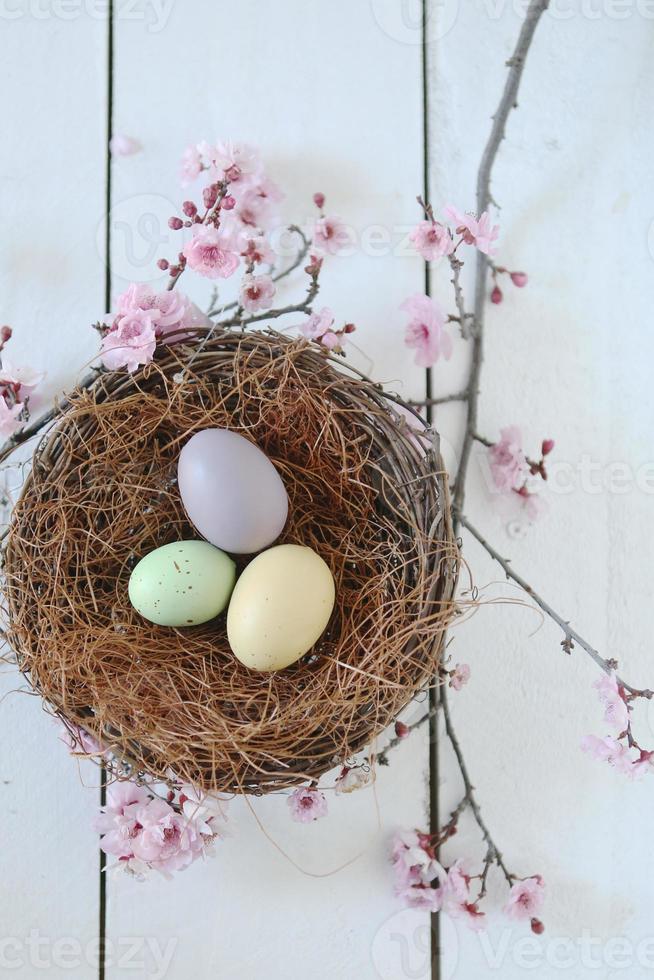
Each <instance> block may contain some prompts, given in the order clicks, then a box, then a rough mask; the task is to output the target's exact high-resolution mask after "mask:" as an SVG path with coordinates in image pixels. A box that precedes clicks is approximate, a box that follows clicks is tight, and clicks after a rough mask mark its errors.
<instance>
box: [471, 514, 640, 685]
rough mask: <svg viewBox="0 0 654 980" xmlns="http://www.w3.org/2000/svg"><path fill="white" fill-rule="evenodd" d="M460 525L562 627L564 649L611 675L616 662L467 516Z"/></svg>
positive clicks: (621, 683) (623, 681)
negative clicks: (578, 652)
mask: <svg viewBox="0 0 654 980" xmlns="http://www.w3.org/2000/svg"><path fill="white" fill-rule="evenodd" d="M459 523H460V524H461V526H462V527H465V528H466V530H468V531H469V532H470V534H472V536H473V538H476V540H477V541H478V542H479V544H480V545H481V546H482V548H483V549H484V550H485V551H487V552H488V554H489V555H490V556H491V558H493V559H494V560H495V561H496V562H497V563H498V564H499V565H501V567H502V568H503V569H504V571H505V573H506V576H507V578H509V579H511V580H512V581H513V582H515V583H516V585H519V586H520V588H521V589H523V590H524V591H525V592H526V593H527V595H528V596H531V598H532V599H533V600H534V602H535V603H536V605H537V606H539V607H540V608H541V609H542V610H543V612H544V613H545V614H546V615H547V616H549V618H550V619H552V620H553V621H554V622H555V623H556V624H557V625H558V626H560V627H561V629H562V630H563V633H564V636H565V639H564V641H563V644H562V645H563V646H564V649H566V650H570V649H571V645H574V644H577V646H580V647H581V649H582V650H584V651H585V652H586V653H587V654H588V656H589V657H591V659H592V660H594V661H595V663H596V664H597V666H598V667H600V668H601V669H602V670H603V671H604V672H605V673H607V674H610V673H611V672H612V671H613V670H614V669H615V661H613V660H606V659H605V658H604V657H602V655H601V654H600V653H599V652H598V651H597V650H596V649H595V648H594V647H593V646H591V645H590V643H589V642H588V641H587V640H585V639H584V638H583V636H581V635H580V634H579V633H577V631H576V630H575V629H573V628H572V626H570V623H569V622H567V620H565V619H563V617H562V616H561V615H560V614H559V613H557V611H556V610H555V609H553V608H552V606H550V604H549V602H546V601H545V599H543V598H542V596H540V595H539V594H538V592H536V591H535V590H534V589H533V588H532V587H531V585H529V583H528V582H527V580H526V579H524V578H523V577H522V575H520V574H518V572H516V571H514V569H513V567H512V565H511V562H510V561H509V559H508V558H502V556H501V555H500V553H499V552H498V551H497V549H496V548H494V547H493V545H492V544H490V543H489V542H488V541H487V540H486V538H485V537H484V536H483V534H482V533H481V532H480V531H478V530H477V528H476V527H475V526H474V525H473V524H471V523H470V521H469V520H468V518H467V517H466V516H465V514H459ZM617 681H618V683H619V684H620V685H621V686H622V687H623V688H624V689H625V691H628V692H629V693H630V694H631V695H633V696H634V697H639V698H647V699H648V700H649V699H650V698H652V697H654V692H653V691H650V690H647V689H644V690H640V689H639V688H636V687H632V685H631V684H627V682H626V681H625V680H623V679H622V678H621V677H618V678H617Z"/></svg>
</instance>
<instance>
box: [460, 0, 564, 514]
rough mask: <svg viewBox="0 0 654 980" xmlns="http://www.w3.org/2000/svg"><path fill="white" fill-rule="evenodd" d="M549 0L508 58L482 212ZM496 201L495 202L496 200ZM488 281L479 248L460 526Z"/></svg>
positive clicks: (485, 168) (537, 8) (482, 186)
mask: <svg viewBox="0 0 654 980" xmlns="http://www.w3.org/2000/svg"><path fill="white" fill-rule="evenodd" d="M548 6H549V0H531V2H530V4H529V7H528V8H527V13H526V15H525V19H524V22H523V24H522V28H521V30H520V34H519V36H518V41H517V44H516V46H515V49H514V51H513V55H512V56H511V58H510V59H509V60H508V61H507V66H508V68H509V73H508V75H507V78H506V82H505V85H504V91H503V93H502V98H501V99H500V104H499V106H498V109H497V112H496V113H495V115H494V116H493V125H492V127H491V132H490V136H489V137H488V141H487V143H486V147H485V149H484V152H483V155H482V158H481V164H480V166H479V172H478V175H477V214H478V215H481V214H483V212H484V211H486V210H487V209H488V207H489V205H490V204H491V202H492V195H491V189H490V183H491V175H492V171H493V165H494V163H495V159H496V157H497V152H498V150H499V148H500V144H501V142H502V140H503V139H504V136H505V132H506V124H507V120H508V118H509V114H510V112H511V110H512V109H514V108H515V107H516V105H517V96H518V89H519V87H520V81H521V79H522V73H523V71H524V67H525V62H526V58H527V54H528V52H529V48H530V47H531V42H532V40H533V38H534V33H535V31H536V27H537V26H538V22H539V21H540V18H541V16H542V15H543V14H544V12H545V11H546V10H547V8H548ZM493 203H494V202H493ZM487 283H488V258H487V256H486V255H485V254H484V253H483V252H481V251H480V250H477V258H476V268H475V299H474V309H473V319H472V325H471V334H472V356H471V361H470V373H469V376H468V384H467V386H466V390H467V392H468V398H467V401H466V405H467V415H466V427H465V433H464V437H463V445H462V448H461V458H460V462H459V468H458V470H457V475H456V480H455V482H454V493H453V498H452V504H453V511H454V524H455V528H456V524H457V520H458V514H460V512H461V510H462V508H463V504H464V500H465V482H466V475H467V472H468V465H469V463H470V454H471V451H472V444H473V441H474V433H475V432H476V431H477V419H478V413H479V382H480V377H481V367H482V363H483V360H484V348H483V338H484V313H485V306H486V292H487Z"/></svg>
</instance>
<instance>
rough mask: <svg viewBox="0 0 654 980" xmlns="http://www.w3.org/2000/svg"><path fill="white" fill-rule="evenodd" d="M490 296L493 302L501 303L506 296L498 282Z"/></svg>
mask: <svg viewBox="0 0 654 980" xmlns="http://www.w3.org/2000/svg"><path fill="white" fill-rule="evenodd" d="M490 298H491V303H501V302H502V299H503V298H504V297H503V296H502V290H501V289H500V287H499V286H498V285H497V283H495V285H494V286H493V291H492V293H491V295H490Z"/></svg>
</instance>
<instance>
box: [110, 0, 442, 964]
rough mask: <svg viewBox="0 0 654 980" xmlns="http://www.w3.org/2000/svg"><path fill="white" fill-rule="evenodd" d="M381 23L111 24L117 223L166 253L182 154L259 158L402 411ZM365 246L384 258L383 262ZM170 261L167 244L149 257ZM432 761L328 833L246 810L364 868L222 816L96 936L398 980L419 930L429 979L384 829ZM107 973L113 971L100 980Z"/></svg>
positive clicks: (345, 15)
mask: <svg viewBox="0 0 654 980" xmlns="http://www.w3.org/2000/svg"><path fill="white" fill-rule="evenodd" d="M389 17H390V19H391V22H393V21H394V17H395V14H394V5H393V3H392V2H391V0H384V2H381V3H380V2H375V3H374V4H373V5H371V6H369V5H367V4H357V5H352V4H349V3H347V2H346V0H336V2H333V3H330V4H320V5H318V4H309V5H307V4H306V3H304V2H300V0H290V2H285V3H284V4H275V5H272V4H271V5H262V4H260V3H256V2H254V0H244V2H240V3H239V4H227V3H226V2H224V0H219V2H216V3H213V4H211V5H208V4H202V5H184V6H182V5H179V4H178V5H175V6H174V8H173V9H172V10H171V12H170V19H169V20H168V22H167V24H166V26H165V28H164V29H163V30H161V31H159V32H157V33H154V32H149V31H148V29H147V26H146V25H145V24H136V23H127V22H123V21H121V20H118V21H117V25H116V28H117V32H116V61H115V70H114V76H115V86H116V89H115V92H116V95H115V113H116V129H117V130H119V131H121V132H125V133H129V134H131V135H133V136H136V137H138V138H139V139H140V140H141V141H142V143H143V145H144V151H143V153H142V154H141V155H139V156H136V157H133V158H129V159H124V160H121V161H117V162H116V163H115V166H114V189H115V194H114V211H115V212H116V213H118V214H119V215H120V218H121V220H123V219H124V220H125V223H126V225H127V226H128V227H131V228H132V229H137V230H138V218H139V215H143V214H150V215H154V216H155V217H154V218H153V219H152V220H150V224H149V226H148V227H149V228H150V231H152V229H154V230H155V234H154V235H151V237H159V236H160V237H162V238H167V237H168V232H167V228H166V220H167V217H168V216H169V215H170V214H172V213H173V210H172V208H173V207H174V204H175V202H177V201H179V200H180V191H179V187H178V183H177V179H176V171H177V166H178V159H179V155H180V152H181V150H182V149H183V147H184V146H185V145H186V144H187V143H190V142H196V141H197V140H199V139H202V138H207V139H215V138H216V137H221V136H225V137H232V138H236V139H238V138H245V139H248V140H250V141H251V142H255V143H257V144H258V145H259V146H260V147H261V148H262V150H263V152H264V155H265V156H266V158H267V159H269V160H270V161H271V171H272V176H273V177H274V178H276V179H277V180H278V181H279V182H280V183H282V184H283V185H284V188H285V189H286V190H287V192H288V199H287V201H286V203H285V213H286V214H287V215H288V217H289V218H291V219H294V220H298V219H300V220H308V219H310V218H312V216H313V215H312V211H313V207H312V205H311V203H310V202H311V196H312V194H313V192H314V191H317V190H320V191H322V192H324V193H325V194H326V195H327V200H328V206H329V209H330V210H332V211H334V212H337V213H339V214H341V215H342V216H343V217H344V218H345V220H346V221H348V222H349V223H351V224H352V225H353V226H354V228H355V229H356V232H357V235H358V238H359V241H360V242H362V244H361V245H360V247H359V248H358V249H357V251H356V253H355V254H354V255H353V256H352V257H349V258H335V259H334V260H333V261H330V262H329V263H328V265H327V268H326V270H325V275H324V287H323V292H322V301H324V303H325V305H329V306H331V307H332V308H333V309H334V311H335V312H336V315H337V317H339V318H342V319H343V320H345V319H348V320H353V321H354V322H355V323H356V324H357V327H358V331H357V334H356V335H355V337H354V340H355V342H356V344H357V346H358V347H359V348H361V350H362V351H365V354H364V353H358V352H356V351H355V352H354V355H353V356H354V359H355V363H358V364H360V365H361V366H363V367H364V368H367V369H368V370H369V371H371V372H372V373H373V374H374V376H375V378H377V379H379V380H382V381H386V382H389V383H390V386H391V387H394V388H397V389H401V390H402V391H403V392H404V394H405V395H407V396H409V395H413V396H416V395H419V394H422V393H423V392H424V372H423V371H421V370H420V369H419V368H416V367H415V366H414V365H413V363H412V356H411V354H410V352H408V351H407V350H405V348H404V346H403V343H402V338H403V318H402V315H401V314H400V313H399V312H398V310H397V308H398V306H399V304H400V303H401V302H402V301H403V300H404V299H405V298H406V297H407V296H408V295H410V294H411V293H414V292H417V291H420V289H421V288H422V284H423V268H422V263H421V261H420V260H419V259H418V258H417V257H400V256H398V255H397V254H396V255H394V254H393V251H397V248H398V246H399V244H400V242H401V239H402V238H403V237H404V236H405V234H406V231H407V230H408V228H409V227H410V226H411V225H412V224H413V223H414V222H415V217H416V209H415V195H416V194H417V193H419V192H420V190H421V188H422V154H423V147H422V114H421V101H420V91H421V75H420V72H421V62H420V47H419V44H418V45H416V44H406V43H401V42H399V41H398V39H397V38H396V37H395V36H393V31H391V32H390V33H389V30H388V26H387V21H388V18H389ZM162 66H163V70H162ZM391 80H392V81H391ZM157 195H160V197H159V198H158V199H157ZM140 227H141V228H145V227H146V225H144V224H143V223H141V226H140ZM376 234H377V238H376V239H375V235H376ZM379 235H381V237H382V240H383V238H384V237H385V236H387V237H388V239H389V244H388V245H383V244H382V245H381V246H380V244H379ZM126 240H127V238H126V237H125V238H124V239H123V241H126ZM132 242H133V243H134V242H136V244H138V246H139V249H140V251H139V252H138V253H137V251H135V250H133V252H132V255H131V257H130V256H129V255H128V254H127V251H126V249H125V247H124V245H123V244H121V241H120V239H119V236H115V248H114V255H113V260H114V267H113V268H114V272H115V274H116V278H115V289H116V290H118V289H119V288H121V287H122V286H123V285H124V283H125V282H126V281H128V280H129V279H130V278H135V277H141V276H144V275H145V274H146V273H144V272H143V268H144V266H143V265H141V264H140V260H139V258H138V255H141V256H143V255H145V253H146V252H147V242H146V240H145V236H141V239H140V240H137V239H135V238H134V233H133V232H132ZM170 250H171V249H170V248H167V247H166V242H162V243H161V245H160V247H159V251H158V253H157V254H159V255H160V254H168V253H169V252H170ZM152 259H153V257H152V256H150V267H151V266H152ZM184 288H185V289H188V290H189V291H191V292H192V295H194V296H195V295H197V296H198V297H199V298H201V297H202V296H203V293H202V289H203V284H202V283H198V282H197V280H196V281H195V282H193V281H192V279H191V278H190V277H186V281H185V285H184ZM193 291H195V292H193ZM427 757H428V747H427V740H426V737H425V736H424V735H416V736H414V737H412V739H411V740H410V742H409V743H408V744H407V745H404V746H402V748H401V750H399V753H398V756H397V757H396V761H395V763H394V765H393V766H392V769H391V770H389V771H384V772H382V773H381V774H380V776H379V780H378V783H377V789H376V797H375V795H373V793H372V792H371V791H364V792H361V793H359V794H355V795H354V796H351V797H348V798H344V799H334V800H333V802H331V804H330V805H331V815H330V818H329V819H328V820H326V821H324V822H323V824H322V825H320V824H317V825H313V826H310V827H308V828H307V827H300V826H298V825H295V824H292V823H291V822H290V821H289V819H288V816H287V807H286V802H285V799H284V798H283V796H276V797H271V798H267V799H263V800H253V801H251V805H252V808H253V809H254V811H255V812H256V814H257V816H258V818H259V819H260V820H261V822H262V823H263V826H264V827H265V830H266V832H267V833H268V834H269V835H270V836H271V837H272V838H273V839H274V841H275V842H277V843H278V844H279V845H280V847H282V848H283V849H284V850H286V851H287V852H288V853H289V854H290V855H291V856H292V857H293V859H294V860H296V861H297V862H298V863H299V864H300V865H301V866H302V867H303V868H304V869H306V870H307V871H309V872H325V871H329V870H330V869H333V868H336V867H338V866H339V865H340V864H341V863H342V862H343V861H345V860H347V859H349V858H351V857H353V856H356V855H358V854H361V857H360V858H359V859H358V860H357V861H356V863H354V864H353V865H352V866H350V867H349V868H347V869H345V870H344V871H342V872H340V873H338V874H334V875H331V876H328V877H324V878H313V877H309V876H308V875H306V874H302V873H301V872H298V871H297V870H296V869H295V868H294V867H293V866H292V864H291V863H290V862H289V860H288V859H286V858H285V857H284V856H283V855H282V854H280V852H279V851H278V850H277V849H276V847H275V846H274V844H272V843H271V842H270V840H268V839H267V837H266V836H265V835H264V833H262V831H261V829H260V827H259V826H258V824H257V822H256V820H255V819H254V817H253V814H252V812H251V810H250V809H249V805H248V803H246V802H245V801H243V800H240V801H237V802H236V803H234V804H233V806H232V818H231V823H232V826H233V831H234V837H233V839H231V840H229V841H227V842H225V843H224V844H221V845H220V846H219V848H218V857H217V859H216V860H215V861H213V862H212V863H210V864H208V865H200V866H195V867H193V868H190V869H189V870H187V871H186V872H184V874H183V875H180V876H179V877H178V879H177V880H176V881H175V882H162V881H159V880H151V881H148V882H146V883H145V884H143V885H142V886H138V885H136V884H135V883H134V882H133V881H130V880H128V879H126V878H119V879H116V878H111V879H110V883H109V915H108V936H109V938H110V939H111V938H112V937H115V936H121V935H126V934H128V933H129V934H131V935H137V936H140V937H148V938H149V939H150V940H152V941H153V942H156V943H157V951H158V953H159V954H161V955H162V956H165V955H166V953H167V952H168V951H169V952H170V954H171V956H172V959H171V961H170V963H169V964H168V965H167V966H166V973H165V975H166V978H167V980H178V978H179V980H182V978H183V980H186V978H187V977H189V976H196V977H208V976H213V975H220V976H221V977H222V978H236V977H244V976H262V975H266V976H268V977H271V978H273V977H284V978H288V980H291V978H296V977H297V978H300V977H305V976H307V975H311V976H315V977H337V976H338V977H341V976H342V977H345V976H347V977H350V976H352V977H354V976H356V977H361V978H365V977H375V976H392V977H393V978H394V980H397V978H398V976H401V974H399V973H398V970H397V968H396V967H397V963H401V962H402V950H403V948H404V946H406V944H407V943H414V936H415V935H416V934H417V933H418V932H419V933H420V939H421V941H422V942H423V943H424V939H425V935H426V936H427V946H426V953H425V951H424V950H423V952H422V953H421V954H420V955H421V956H422V958H423V960H424V963H423V967H424V969H425V970H426V971H427V973H424V972H423V973H421V974H418V975H419V976H422V975H428V971H429V955H428V945H429V944H428V921H427V918H426V917H425V916H424V915H422V914H418V913H412V914H411V915H410V916H408V917H407V916H406V915H405V914H404V913H400V911H399V905H398V903H397V902H396V900H395V899H394V897H393V894H392V877H391V872H390V867H389V864H388V844H389V839H390V834H391V831H392V830H393V829H394V828H395V827H397V826H413V825H422V826H424V825H425V824H426V820H427V816H426V805H427V800H428V792H427V785H426V780H427ZM377 804H378V806H379V813H380V815H381V823H382V827H381V830H379V829H378V826H377V823H378V817H377V811H376V805H377ZM169 941H171V942H172V943H173V945H172V946H171V947H170V950H167V948H166V946H167V943H168V942H169ZM148 969H150V971H151V972H148ZM148 969H145V968H144V969H143V970H141V971H140V972H139V971H136V972H135V973H134V976H135V977H145V976H152V975H154V973H153V972H152V971H154V970H155V963H154V959H153V958H151V959H150V962H149V966H148ZM162 969H163V967H162ZM118 973H119V971H118V970H117V969H116V968H115V967H113V968H112V967H109V968H108V971H107V976H108V978H111V980H113V977H115V976H118Z"/></svg>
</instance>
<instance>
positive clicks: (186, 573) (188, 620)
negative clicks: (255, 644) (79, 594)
mask: <svg viewBox="0 0 654 980" xmlns="http://www.w3.org/2000/svg"><path fill="white" fill-rule="evenodd" d="M235 581H236V567H235V565H234V562H233V561H232V559H231V558H229V557H228V556H227V555H226V554H225V552H224V551H220V550H219V549H218V548H214V546H213V545H212V544H209V543H208V542H207V541H174V542H173V543H172V544H165V545H164V546H163V547H162V548H157V549H156V550H155V551H151V552H150V554H149V555H146V556H145V558H142V559H141V561H140V562H139V563H138V565H137V566H136V567H135V569H134V571H133V572H132V574H131V576H130V579H129V601H130V602H131V603H132V605H133V606H134V608H135V609H136V611H137V612H139V613H140V614H141V616H144V617H145V619H149V620H150V622H151V623H157V625H158V626H197V625H198V624H199V623H206V622H207V620H209V619H213V618H214V616H217V615H218V613H220V612H222V611H223V609H224V608H225V606H226V605H227V602H228V600H229V597H230V595H231V593H232V589H233V588H234V582H235Z"/></svg>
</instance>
